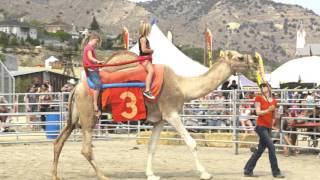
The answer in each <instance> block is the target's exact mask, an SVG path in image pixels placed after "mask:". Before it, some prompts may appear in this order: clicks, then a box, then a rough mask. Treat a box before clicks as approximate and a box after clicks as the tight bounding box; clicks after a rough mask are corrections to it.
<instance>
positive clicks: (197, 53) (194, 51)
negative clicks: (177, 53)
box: [179, 45, 204, 64]
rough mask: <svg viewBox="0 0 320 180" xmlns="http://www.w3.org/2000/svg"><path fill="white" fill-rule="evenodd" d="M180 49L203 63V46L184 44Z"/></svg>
mask: <svg viewBox="0 0 320 180" xmlns="http://www.w3.org/2000/svg"><path fill="white" fill-rule="evenodd" d="M179 49H180V50H181V51H182V52H183V53H184V54H185V55H187V56H189V57H190V58H191V59H193V60H195V61H198V62H199V63H200V64H203V58H204V57H203V48H196V47H190V46H189V45H184V46H182V47H179Z"/></svg>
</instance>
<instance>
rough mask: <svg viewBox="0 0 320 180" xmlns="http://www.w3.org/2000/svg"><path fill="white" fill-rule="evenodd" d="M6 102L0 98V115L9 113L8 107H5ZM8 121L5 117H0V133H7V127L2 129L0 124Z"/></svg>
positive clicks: (3, 98)
mask: <svg viewBox="0 0 320 180" xmlns="http://www.w3.org/2000/svg"><path fill="white" fill-rule="evenodd" d="M7 104H8V101H7V100H6V98H5V97H3V96H0V113H9V112H10V106H8V105H7ZM7 121H8V116H7V115H0V132H7V130H8V127H4V126H3V125H2V123H6V122H7Z"/></svg>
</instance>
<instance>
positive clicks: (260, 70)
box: [255, 52, 266, 84]
mask: <svg viewBox="0 0 320 180" xmlns="http://www.w3.org/2000/svg"><path fill="white" fill-rule="evenodd" d="M255 58H256V59H258V62H259V66H258V70H257V72H256V75H257V82H258V84H261V83H263V82H265V81H266V77H265V73H264V66H263V60H262V57H261V55H260V54H259V53H257V52H256V53H255Z"/></svg>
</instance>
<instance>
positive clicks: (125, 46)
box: [122, 27, 129, 50]
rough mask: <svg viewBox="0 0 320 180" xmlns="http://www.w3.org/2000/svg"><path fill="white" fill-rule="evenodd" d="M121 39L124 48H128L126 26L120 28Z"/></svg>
mask: <svg viewBox="0 0 320 180" xmlns="http://www.w3.org/2000/svg"><path fill="white" fill-rule="evenodd" d="M122 40H123V47H124V49H125V50H129V31H128V29H127V28H126V27H123V28H122Z"/></svg>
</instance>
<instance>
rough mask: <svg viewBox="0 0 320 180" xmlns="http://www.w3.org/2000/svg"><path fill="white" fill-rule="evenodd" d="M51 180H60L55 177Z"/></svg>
mask: <svg viewBox="0 0 320 180" xmlns="http://www.w3.org/2000/svg"><path fill="white" fill-rule="evenodd" d="M52 180H60V178H58V177H57V176H53V177H52Z"/></svg>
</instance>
